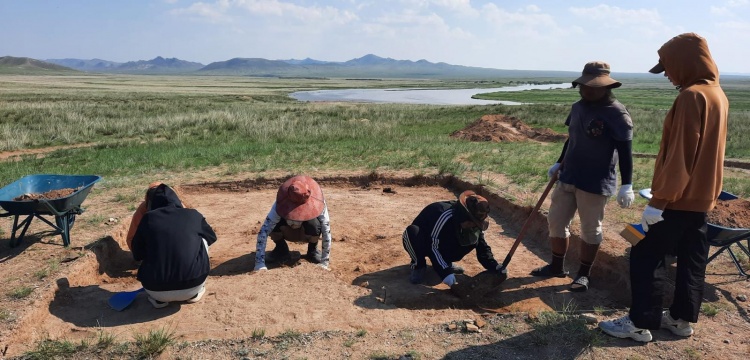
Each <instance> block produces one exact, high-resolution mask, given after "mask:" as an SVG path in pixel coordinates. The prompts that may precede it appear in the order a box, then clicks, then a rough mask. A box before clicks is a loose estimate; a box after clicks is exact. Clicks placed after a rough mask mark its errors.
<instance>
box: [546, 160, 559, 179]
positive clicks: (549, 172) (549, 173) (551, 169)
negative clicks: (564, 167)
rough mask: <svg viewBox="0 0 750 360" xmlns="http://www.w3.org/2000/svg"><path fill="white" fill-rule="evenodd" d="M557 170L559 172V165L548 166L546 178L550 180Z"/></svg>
mask: <svg viewBox="0 0 750 360" xmlns="http://www.w3.org/2000/svg"><path fill="white" fill-rule="evenodd" d="M558 170H560V163H555V165H552V166H550V167H549V170H547V177H548V178H550V179H552V177H553V176H555V174H556V173H557V171H558Z"/></svg>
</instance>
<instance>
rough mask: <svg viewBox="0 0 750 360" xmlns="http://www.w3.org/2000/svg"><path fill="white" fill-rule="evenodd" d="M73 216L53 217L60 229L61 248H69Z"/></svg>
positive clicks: (69, 214)
mask: <svg viewBox="0 0 750 360" xmlns="http://www.w3.org/2000/svg"><path fill="white" fill-rule="evenodd" d="M74 219H75V214H71V213H66V214H63V215H59V216H55V223H56V224H57V227H59V228H60V236H62V240H63V246H65V247H68V246H70V228H71V226H72V225H73V224H72V223H73V221H74Z"/></svg>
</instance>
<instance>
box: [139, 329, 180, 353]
mask: <svg viewBox="0 0 750 360" xmlns="http://www.w3.org/2000/svg"><path fill="white" fill-rule="evenodd" d="M134 339H135V346H136V348H137V349H138V350H137V351H138V358H139V359H143V358H149V359H150V358H153V357H155V356H157V355H159V354H161V353H162V352H163V351H164V350H166V349H167V347H168V346H169V345H172V344H174V342H175V335H174V332H173V331H172V330H169V329H155V330H149V331H148V333H146V334H136V335H135V336H134Z"/></svg>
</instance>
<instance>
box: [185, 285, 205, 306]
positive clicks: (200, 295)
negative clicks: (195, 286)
mask: <svg viewBox="0 0 750 360" xmlns="http://www.w3.org/2000/svg"><path fill="white" fill-rule="evenodd" d="M205 292H206V287H205V286H204V287H202V288H201V291H198V293H197V294H195V296H193V297H191V298H190V299H188V300H187V302H188V303H191V304H192V303H197V302H198V301H201V298H203V293H205Z"/></svg>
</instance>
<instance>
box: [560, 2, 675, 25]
mask: <svg viewBox="0 0 750 360" xmlns="http://www.w3.org/2000/svg"><path fill="white" fill-rule="evenodd" d="M570 12H571V13H572V14H573V15H575V16H578V17H579V18H582V19H588V20H590V21H596V22H599V23H601V24H609V25H610V26H615V25H617V26H628V25H637V26H640V25H659V26H661V25H662V20H661V16H659V12H658V11H657V10H655V9H623V8H620V7H617V6H609V5H604V4H601V5H597V6H594V7H590V8H576V7H573V8H570Z"/></svg>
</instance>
